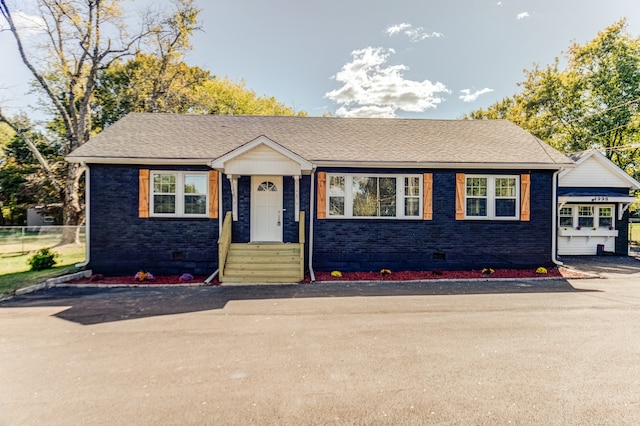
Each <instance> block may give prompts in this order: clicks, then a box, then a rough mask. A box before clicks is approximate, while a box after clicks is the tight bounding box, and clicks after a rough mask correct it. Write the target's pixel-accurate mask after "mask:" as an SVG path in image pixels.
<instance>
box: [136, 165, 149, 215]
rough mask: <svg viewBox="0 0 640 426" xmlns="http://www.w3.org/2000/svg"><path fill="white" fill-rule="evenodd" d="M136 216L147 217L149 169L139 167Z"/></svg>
mask: <svg viewBox="0 0 640 426" xmlns="http://www.w3.org/2000/svg"><path fill="white" fill-rule="evenodd" d="M138 185H139V189H140V193H139V194H138V217H149V170H148V169H140V172H139V174H138Z"/></svg>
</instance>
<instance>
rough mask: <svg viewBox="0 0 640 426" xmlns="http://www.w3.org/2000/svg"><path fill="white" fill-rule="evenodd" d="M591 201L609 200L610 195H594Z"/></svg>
mask: <svg viewBox="0 0 640 426" xmlns="http://www.w3.org/2000/svg"><path fill="white" fill-rule="evenodd" d="M591 201H609V197H593V198H592V199H591Z"/></svg>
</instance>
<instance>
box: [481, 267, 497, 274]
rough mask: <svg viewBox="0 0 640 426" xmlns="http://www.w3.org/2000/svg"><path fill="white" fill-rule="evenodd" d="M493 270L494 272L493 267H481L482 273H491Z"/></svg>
mask: <svg viewBox="0 0 640 426" xmlns="http://www.w3.org/2000/svg"><path fill="white" fill-rule="evenodd" d="M494 272H496V270H495V269H493V268H483V269H482V275H492V274H493V273H494Z"/></svg>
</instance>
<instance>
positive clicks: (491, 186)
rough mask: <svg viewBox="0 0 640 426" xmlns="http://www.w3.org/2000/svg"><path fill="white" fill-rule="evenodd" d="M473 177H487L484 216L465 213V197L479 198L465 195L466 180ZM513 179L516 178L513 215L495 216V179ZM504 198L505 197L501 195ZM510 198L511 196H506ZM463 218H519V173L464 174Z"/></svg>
mask: <svg viewBox="0 0 640 426" xmlns="http://www.w3.org/2000/svg"><path fill="white" fill-rule="evenodd" d="M474 178H485V179H487V195H486V197H485V198H486V199H487V215H486V216H468V215H467V199H468V198H480V197H473V196H467V180H469V179H474ZM505 178H506V179H515V180H516V198H515V202H516V208H515V215H514V216H496V214H495V208H496V199H498V198H497V197H496V179H505ZM501 198H503V199H506V198H507V197H501ZM508 198H511V197H508ZM464 218H465V219H466V220H515V221H517V220H520V176H519V175H468V174H465V180H464Z"/></svg>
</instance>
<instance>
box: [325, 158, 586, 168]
mask: <svg viewBox="0 0 640 426" xmlns="http://www.w3.org/2000/svg"><path fill="white" fill-rule="evenodd" d="M313 164H314V165H316V166H317V167H345V168H349V167H351V168H362V167H368V168H381V169H391V168H402V169H495V170H525V169H526V170H563V169H565V168H573V167H575V164H574V163H563V164H546V163H428V162H427V163H416V162H406V161H399V162H395V161H385V162H373V161H361V162H356V161H349V162H347V161H322V160H319V161H314V162H313Z"/></svg>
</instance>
